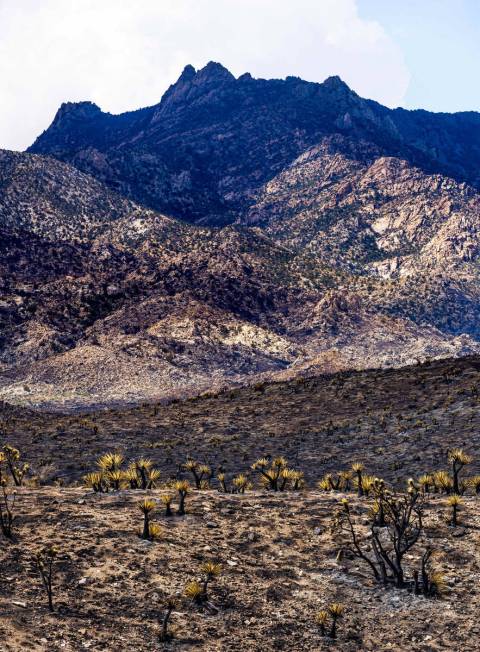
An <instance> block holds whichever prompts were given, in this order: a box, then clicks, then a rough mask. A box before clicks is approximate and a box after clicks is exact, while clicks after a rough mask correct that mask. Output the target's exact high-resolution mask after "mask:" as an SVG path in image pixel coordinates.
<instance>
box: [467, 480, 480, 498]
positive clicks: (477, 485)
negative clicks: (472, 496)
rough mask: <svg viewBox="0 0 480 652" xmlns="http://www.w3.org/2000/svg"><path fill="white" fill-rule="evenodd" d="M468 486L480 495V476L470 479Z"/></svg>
mask: <svg viewBox="0 0 480 652" xmlns="http://www.w3.org/2000/svg"><path fill="white" fill-rule="evenodd" d="M467 484H468V486H469V487H471V488H472V490H473V491H474V492H475V493H476V494H480V475H474V476H472V477H471V478H469V479H468V481H467Z"/></svg>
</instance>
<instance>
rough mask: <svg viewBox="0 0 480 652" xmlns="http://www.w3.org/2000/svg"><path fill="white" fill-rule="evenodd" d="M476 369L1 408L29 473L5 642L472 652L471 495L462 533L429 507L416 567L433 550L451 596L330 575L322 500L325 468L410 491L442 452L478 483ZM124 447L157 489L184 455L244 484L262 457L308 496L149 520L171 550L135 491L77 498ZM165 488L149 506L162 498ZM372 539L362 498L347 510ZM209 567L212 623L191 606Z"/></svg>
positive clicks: (448, 366)
mask: <svg viewBox="0 0 480 652" xmlns="http://www.w3.org/2000/svg"><path fill="white" fill-rule="evenodd" d="M479 382H480V363H479V360H478V359H476V358H471V359H464V360H456V361H443V362H440V361H437V362H432V363H428V364H426V365H422V366H415V367H410V368H405V369H401V370H382V371H368V372H350V373H344V374H339V375H336V376H332V377H323V378H312V379H305V380H300V381H298V380H297V381H292V382H288V383H283V384H280V383H279V384H272V385H258V386H256V387H252V388H244V389H237V390H235V391H232V392H228V393H223V394H220V395H216V396H203V397H199V398H198V399H196V400H189V401H183V402H176V403H172V404H169V405H144V406H140V407H138V408H135V409H129V410H109V411H103V412H96V413H92V414H88V415H59V414H45V413H43V414H42V413H34V412H27V411H20V410H18V409H16V408H14V409H13V408H8V407H7V406H4V408H3V430H4V433H5V439H7V440H8V441H9V442H10V443H12V444H14V445H16V446H18V447H19V448H20V449H21V451H22V455H23V458H24V459H27V460H28V461H29V462H31V474H30V477H29V478H28V481H27V483H28V485H27V486H26V487H22V488H20V489H19V490H18V496H17V504H16V514H17V520H16V522H15V536H14V539H13V541H11V542H9V541H7V540H6V539H5V538H2V539H0V540H1V544H2V545H1V548H0V563H1V566H0V569H1V570H0V636H1V639H2V649H5V650H8V651H13V650H15V651H17V650H22V651H23V650H42V651H48V652H50V651H56V650H67V651H69V650H72V651H77V650H83V649H91V650H117V649H119V648H121V649H129V648H131V647H134V648H135V649H137V650H142V651H143V650H145V651H148V650H162V649H171V650H202V651H208V652H210V651H212V652H213V651H216V650H219V651H220V650H221V651H222V652H224V651H227V652H228V651H231V652H233V651H235V652H236V651H237V650H239V651H241V650H259V651H260V650H261V651H262V652H263V651H264V650H265V651H269V650H272V651H273V650H282V649H285V650H305V651H313V650H322V649H339V650H345V651H350V650H376V651H378V650H411V649H417V650H425V651H427V650H428V651H429V650H456V649H463V650H475V649H476V648H477V643H476V641H477V639H478V633H479V627H478V624H477V614H478V609H479V606H480V604H479V602H480V591H479V590H478V585H479V579H480V575H479V572H480V571H479V563H480V556H479V555H480V553H479V552H478V551H479V549H480V546H479V543H480V540H479V537H480V534H479V532H480V529H479V528H480V512H479V509H478V500H479V498H478V497H476V496H471V495H470V496H466V497H465V505H464V507H463V509H462V511H461V516H460V519H461V527H460V528H456V529H453V528H451V527H449V526H448V525H447V523H446V510H447V507H446V498H445V497H443V496H440V495H431V496H430V497H429V498H428V501H427V510H426V521H425V522H426V529H425V533H424V535H423V538H422V541H421V543H420V544H419V546H417V547H416V548H415V549H414V550H413V551H412V556H411V558H408V559H407V565H408V566H409V568H410V569H413V568H415V567H416V566H417V564H418V555H419V554H421V552H422V551H423V550H424V549H425V547H426V546H427V545H432V546H433V547H434V548H435V549H436V550H437V551H438V557H437V559H436V564H438V567H439V568H440V569H442V571H443V572H445V574H446V584H447V588H446V592H445V593H444V595H443V596H442V597H441V598H440V599H425V598H423V597H416V596H414V595H412V594H411V593H409V592H407V591H399V590H395V589H385V588H383V587H381V586H379V585H377V584H375V583H374V582H373V580H372V578H371V577H370V576H369V574H368V569H366V568H365V567H363V566H362V565H361V564H360V563H356V562H354V561H351V560H350V561H349V560H344V561H340V562H339V561H337V552H338V542H337V541H336V540H334V538H332V534H331V532H330V529H329V526H330V524H331V520H332V513H333V512H334V511H335V508H336V506H337V505H338V501H339V499H340V498H341V497H342V494H338V493H337V494H331V493H321V492H319V491H318V490H317V489H316V481H317V480H318V479H319V478H320V477H321V476H322V475H323V474H324V473H325V472H327V471H330V470H340V469H342V468H347V467H348V466H349V465H350V464H351V462H352V461H356V460H360V461H362V462H364V464H365V465H366V467H367V470H368V471H369V472H371V473H373V474H375V475H379V476H382V477H384V478H386V479H387V480H388V481H389V482H390V483H391V484H392V485H394V486H398V487H403V486H404V482H405V479H406V478H407V477H409V476H415V475H418V474H420V473H423V472H426V471H430V470H435V469H441V468H446V461H445V460H446V454H447V450H448V448H449V447H452V446H463V447H464V448H465V449H466V450H467V451H468V452H469V453H470V454H472V456H473V457H474V462H473V463H472V464H471V465H470V466H469V467H468V469H467V470H466V471H465V475H473V474H474V473H477V472H478V470H479V468H480V467H479V460H480V455H479V454H478V448H479V447H478V437H479V435H478V431H479V425H480V424H479V420H480V403H479V398H478V391H477V388H478V387H479ZM109 450H119V451H121V452H123V453H124V455H125V457H126V458H127V459H130V458H132V457H139V456H141V455H145V456H149V457H151V458H152V459H153V460H154V462H155V464H156V465H157V467H158V468H159V469H160V470H161V472H162V476H161V481H162V482H168V480H169V478H173V477H176V476H178V475H181V476H185V475H186V474H185V472H184V471H181V470H179V467H180V465H181V463H182V462H184V461H185V459H186V458H187V456H188V455H191V456H194V457H196V458H197V459H199V460H201V461H203V460H205V461H207V462H209V463H210V464H211V465H212V467H213V468H216V469H218V468H219V467H223V468H224V469H225V470H226V472H227V475H228V476H229V477H230V476H231V474H232V473H234V472H239V471H244V472H248V471H249V469H250V465H251V464H252V462H253V461H254V460H255V459H256V458H257V457H259V456H263V455H268V454H272V455H279V454H282V455H285V456H286V457H288V458H289V460H290V462H291V464H292V466H295V467H296V468H298V469H301V470H303V471H304V472H305V477H306V487H305V489H304V490H302V491H301V492H295V493H293V492H288V493H279V494H274V493H269V492H266V491H264V490H259V489H258V483H256V482H255V479H254V477H253V472H251V471H250V476H251V479H252V481H253V482H254V486H255V489H254V490H253V491H248V492H247V493H246V494H245V495H244V496H241V495H229V494H227V495H226V494H222V493H219V492H218V491H216V489H215V487H216V482H215V481H213V487H214V489H212V490H207V491H192V493H191V494H190V495H189V496H188V498H187V516H186V517H184V518H181V517H178V516H177V517H174V518H172V519H166V518H165V517H164V516H163V513H162V508H161V507H159V508H158V510H157V512H156V515H155V520H157V521H158V522H160V523H161V525H162V528H163V530H162V534H161V536H160V539H159V540H158V541H157V542H154V543H144V542H142V541H141V540H140V539H139V537H138V528H139V526H140V521H141V514H140V512H139V511H138V508H137V503H138V502H139V500H140V498H141V497H142V496H143V492H141V491H131V490H128V491H127V490H122V491H120V492H113V493H109V494H104V495H100V494H94V493H93V492H92V491H91V490H86V489H85V488H83V487H81V486H79V481H80V478H81V476H82V474H83V473H85V471H87V470H91V469H93V468H94V463H95V459H96V457H97V456H98V455H99V454H101V453H104V452H106V451H109ZM164 491H165V489H162V488H161V487H159V488H157V489H154V490H152V491H151V492H148V493H149V494H150V495H151V496H152V497H153V498H155V499H158V498H159V496H160V495H161V494H162V493H164ZM351 500H352V509H353V510H354V512H355V518H356V520H357V522H358V523H359V526H360V527H364V525H365V523H366V521H365V519H366V517H367V514H368V509H369V506H370V500H369V499H359V498H356V497H351ZM52 542H53V543H54V544H55V545H56V546H57V548H58V550H59V557H58V561H57V562H56V572H55V586H56V596H55V600H56V605H57V612H56V613H55V614H50V613H49V612H48V610H47V608H46V603H45V597H44V594H43V592H42V589H41V585H40V581H39V577H38V574H37V573H36V572H35V569H34V567H33V565H32V555H33V554H34V552H35V551H36V550H38V549H39V548H40V547H41V546H42V545H44V544H47V543H52ZM205 560H214V561H217V562H219V563H221V565H222V569H223V570H222V574H221V575H220V577H219V578H218V579H217V580H216V581H215V582H214V583H213V584H212V591H211V603H212V607H211V608H206V607H197V606H193V605H192V604H190V603H189V602H188V601H187V600H186V599H185V598H184V597H183V591H184V588H185V585H186V584H187V582H188V581H190V580H192V579H195V578H197V577H199V569H200V565H201V563H202V562H203V561H205ZM170 596H177V606H176V608H175V611H174V614H173V617H172V623H173V626H174V634H175V636H174V639H173V640H172V641H171V642H170V643H168V644H161V643H159V641H158V631H159V625H158V618H159V615H160V616H161V614H162V613H163V603H164V601H165V599H166V598H168V597H170ZM333 600H336V601H340V602H342V603H343V604H344V605H345V617H344V619H343V620H342V621H341V622H340V626H339V639H338V642H337V643H335V642H332V641H329V640H326V639H324V638H322V637H321V636H320V633H319V628H318V625H317V624H316V623H315V614H316V612H317V611H318V610H319V609H321V608H322V607H323V606H324V605H325V604H327V603H329V602H331V601H333Z"/></svg>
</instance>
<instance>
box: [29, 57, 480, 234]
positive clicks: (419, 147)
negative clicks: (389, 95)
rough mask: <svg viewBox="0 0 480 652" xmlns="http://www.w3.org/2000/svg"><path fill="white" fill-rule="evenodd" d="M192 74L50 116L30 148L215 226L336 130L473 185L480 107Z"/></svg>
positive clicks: (342, 87)
mask: <svg viewBox="0 0 480 652" xmlns="http://www.w3.org/2000/svg"><path fill="white" fill-rule="evenodd" d="M185 71H186V72H185ZM194 71H195V69H194V68H193V67H192V66H187V67H186V68H185V69H184V72H182V74H181V75H180V77H179V79H178V80H177V82H176V83H175V84H173V85H171V86H170V88H169V89H168V90H167V91H166V92H165V94H164V95H163V97H162V99H161V101H160V102H159V103H158V104H157V105H154V106H151V107H147V108H145V109H139V110H138V111H134V112H127V113H124V114H119V115H116V116H113V115H111V114H108V113H103V112H101V111H100V112H98V111H97V109H95V110H94V111H93V113H91V111H92V109H91V106H90V105H89V110H88V113H89V116H87V118H85V119H84V120H78V122H77V121H76V122H75V129H74V130H73V131H72V130H71V129H67V130H64V128H63V127H62V120H60V121H59V120H58V119H57V118H58V114H57V116H56V119H55V120H54V122H53V123H52V125H51V127H50V128H49V129H47V130H46V131H45V132H44V133H43V134H42V135H41V136H39V138H38V139H37V140H36V141H35V143H34V144H33V145H32V146H31V147H30V148H29V150H28V151H30V152H34V153H40V154H52V155H54V156H56V157H58V158H60V159H62V160H64V161H67V162H71V163H73V164H74V165H76V166H77V167H79V168H80V169H82V170H83V171H86V172H89V173H91V174H93V176H97V177H98V178H99V179H100V180H102V181H104V182H105V183H107V185H110V186H111V187H112V188H113V189H115V190H118V191H120V192H121V194H124V195H126V196H129V197H130V198H132V199H134V200H135V201H137V202H139V203H140V204H143V205H146V206H150V207H151V208H154V209H156V210H159V211H160V212H164V213H166V214H168V215H172V216H174V217H179V218H181V219H186V220H187V221H192V222H197V223H205V224H211V225H215V224H223V223H228V222H231V221H234V220H235V219H236V218H237V216H238V214H242V213H243V212H245V211H246V210H248V206H249V203H250V200H251V196H252V193H254V192H255V191H256V189H257V188H258V186H259V185H261V184H262V183H265V182H266V181H268V180H269V179H270V178H272V176H274V174H275V173H277V172H278V171H280V169H282V168H283V167H285V165H287V164H289V163H291V162H292V161H293V160H294V159H295V158H297V156H299V155H300V154H301V152H302V151H304V150H305V149H307V148H308V147H309V146H313V145H315V144H318V142H319V141H320V140H321V139H322V138H323V137H328V136H331V135H332V134H336V133H339V134H344V135H345V134H346V135H352V137H354V138H355V139H357V140H358V139H364V140H367V141H368V142H372V143H374V144H375V145H376V146H377V147H379V148H380V149H381V150H382V153H383V155H386V156H396V157H401V158H402V157H403V158H405V159H406V160H408V161H409V162H410V163H411V164H414V165H417V166H419V167H421V168H422V169H423V170H424V171H426V172H428V173H433V172H437V173H441V174H444V175H447V176H452V177H454V178H456V179H457V180H459V181H467V182H468V183H470V184H472V185H474V186H475V187H477V188H478V187H479V186H480V177H479V176H478V169H479V167H480V114H477V113H474V112H468V113H459V114H432V113H429V112H426V111H407V110H405V109H393V110H392V109H387V108H386V107H383V106H382V105H380V104H378V103H377V102H374V101H372V100H364V99H362V98H360V97H359V96H358V95H357V94H356V93H355V92H353V91H352V90H350V89H349V88H348V86H347V85H346V84H345V83H344V82H342V81H341V80H340V79H339V78H336V77H331V78H328V79H327V80H325V82H323V83H322V84H318V83H314V82H306V81H303V80H301V79H299V78H296V77H287V78H286V79H285V80H263V79H254V78H253V77H252V76H251V75H249V74H245V75H241V76H240V77H239V78H237V79H235V77H234V76H233V75H232V74H231V73H229V71H227V70H226V68H224V67H223V66H222V65H221V64H218V63H213V62H210V63H209V64H207V66H205V67H204V68H202V69H200V70H199V71H195V72H194ZM83 106H84V103H81V105H80V108H82V107H83ZM82 110H83V109H82ZM82 110H81V111H80V113H82ZM287 136H288V137H287ZM235 162H236V163H235Z"/></svg>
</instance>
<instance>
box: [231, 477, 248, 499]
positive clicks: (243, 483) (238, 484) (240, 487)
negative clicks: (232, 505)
mask: <svg viewBox="0 0 480 652" xmlns="http://www.w3.org/2000/svg"><path fill="white" fill-rule="evenodd" d="M248 485H249V482H248V478H247V476H246V475H243V473H239V474H238V475H237V476H236V477H235V478H233V486H234V487H235V489H236V490H237V492H238V493H239V494H244V493H245V490H246V489H247V488H248Z"/></svg>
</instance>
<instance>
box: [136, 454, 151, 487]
mask: <svg viewBox="0 0 480 652" xmlns="http://www.w3.org/2000/svg"><path fill="white" fill-rule="evenodd" d="M152 466H153V462H152V460H150V459H148V458H145V457H142V458H140V459H139V460H137V461H136V462H135V468H136V469H137V473H138V475H139V476H140V486H141V488H142V489H147V487H148V482H149V479H148V476H149V474H150V469H151V468H152Z"/></svg>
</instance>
